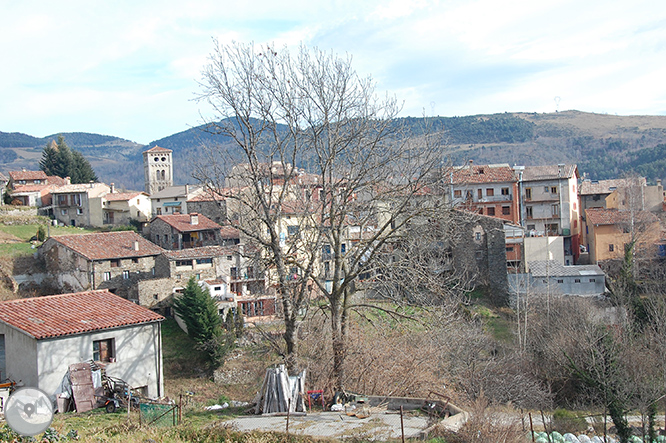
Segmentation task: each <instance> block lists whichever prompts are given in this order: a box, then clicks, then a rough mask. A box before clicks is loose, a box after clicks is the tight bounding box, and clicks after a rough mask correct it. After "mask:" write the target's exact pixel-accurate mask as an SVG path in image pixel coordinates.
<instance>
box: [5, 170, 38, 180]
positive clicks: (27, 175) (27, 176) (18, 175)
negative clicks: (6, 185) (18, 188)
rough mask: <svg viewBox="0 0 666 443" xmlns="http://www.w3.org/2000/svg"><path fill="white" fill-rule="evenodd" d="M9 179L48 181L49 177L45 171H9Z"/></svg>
mask: <svg viewBox="0 0 666 443" xmlns="http://www.w3.org/2000/svg"><path fill="white" fill-rule="evenodd" d="M9 178H11V179H12V180H14V181H18V180H46V179H47V178H48V177H47V176H46V173H44V171H9Z"/></svg>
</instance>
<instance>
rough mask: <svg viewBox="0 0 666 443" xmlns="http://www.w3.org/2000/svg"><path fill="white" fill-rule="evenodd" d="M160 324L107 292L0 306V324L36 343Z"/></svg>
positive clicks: (149, 313) (153, 316) (158, 318)
mask: <svg viewBox="0 0 666 443" xmlns="http://www.w3.org/2000/svg"><path fill="white" fill-rule="evenodd" d="M162 320H164V317H162V316H161V315H159V314H156V313H154V312H153V311H151V310H149V309H146V308H144V307H141V306H139V305H136V304H134V303H132V302H131V301H128V300H125V299H124V298H121V297H118V296H117V295H114V294H112V293H110V292H109V291H106V290H98V291H86V292H77V293H73V294H60V295H48V296H46V297H35V298H23V299H19V300H11V301H6V302H0V321H2V322H3V323H6V324H8V325H10V326H13V327H15V328H17V329H20V330H22V331H24V332H26V333H28V334H30V335H31V336H32V337H34V338H36V339H37V340H40V339H44V338H51V337H61V336H66V335H73V334H81V333H85V332H92V331H98V330H102V329H110V328H117V327H121V326H128V325H137V324H142V323H152V322H156V321H162Z"/></svg>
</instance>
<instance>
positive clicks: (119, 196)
mask: <svg viewBox="0 0 666 443" xmlns="http://www.w3.org/2000/svg"><path fill="white" fill-rule="evenodd" d="M141 194H143V195H145V196H148V194H146V193H145V192H139V191H134V192H114V193H109V194H106V195H105V196H104V199H105V200H106V201H110V202H115V201H127V200H131V199H133V198H135V197H138V196H140V195H141Z"/></svg>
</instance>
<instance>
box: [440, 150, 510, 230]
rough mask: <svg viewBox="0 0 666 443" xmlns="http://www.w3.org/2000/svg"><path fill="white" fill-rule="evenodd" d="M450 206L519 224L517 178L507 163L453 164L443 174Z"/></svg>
mask: <svg viewBox="0 0 666 443" xmlns="http://www.w3.org/2000/svg"><path fill="white" fill-rule="evenodd" d="M442 180H443V183H442V184H443V185H445V186H446V187H447V188H448V193H449V196H448V197H449V198H450V201H451V202H452V204H453V206H454V207H456V208H459V209H465V210H468V211H470V212H475V213H477V214H479V215H487V216H491V217H498V218H501V219H504V220H507V221H510V222H512V223H514V224H520V211H519V205H518V203H519V201H520V194H519V193H518V179H517V177H516V174H515V172H514V170H513V169H512V168H511V167H510V166H509V165H508V164H497V165H476V166H475V165H474V164H473V163H472V161H471V160H470V162H469V164H467V165H465V166H457V167H453V168H452V169H451V170H450V171H448V175H446V174H444V175H443V176H442Z"/></svg>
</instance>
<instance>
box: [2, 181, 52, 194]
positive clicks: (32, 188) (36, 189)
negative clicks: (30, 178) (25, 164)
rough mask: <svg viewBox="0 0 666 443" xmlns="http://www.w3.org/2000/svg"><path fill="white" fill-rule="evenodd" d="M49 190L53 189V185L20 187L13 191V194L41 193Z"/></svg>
mask: <svg viewBox="0 0 666 443" xmlns="http://www.w3.org/2000/svg"><path fill="white" fill-rule="evenodd" d="M47 188H53V185H50V184H49V185H18V186H16V187H15V188H14V190H13V191H11V194H12V195H16V194H20V193H22V192H41V191H43V190H44V189H47Z"/></svg>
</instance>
